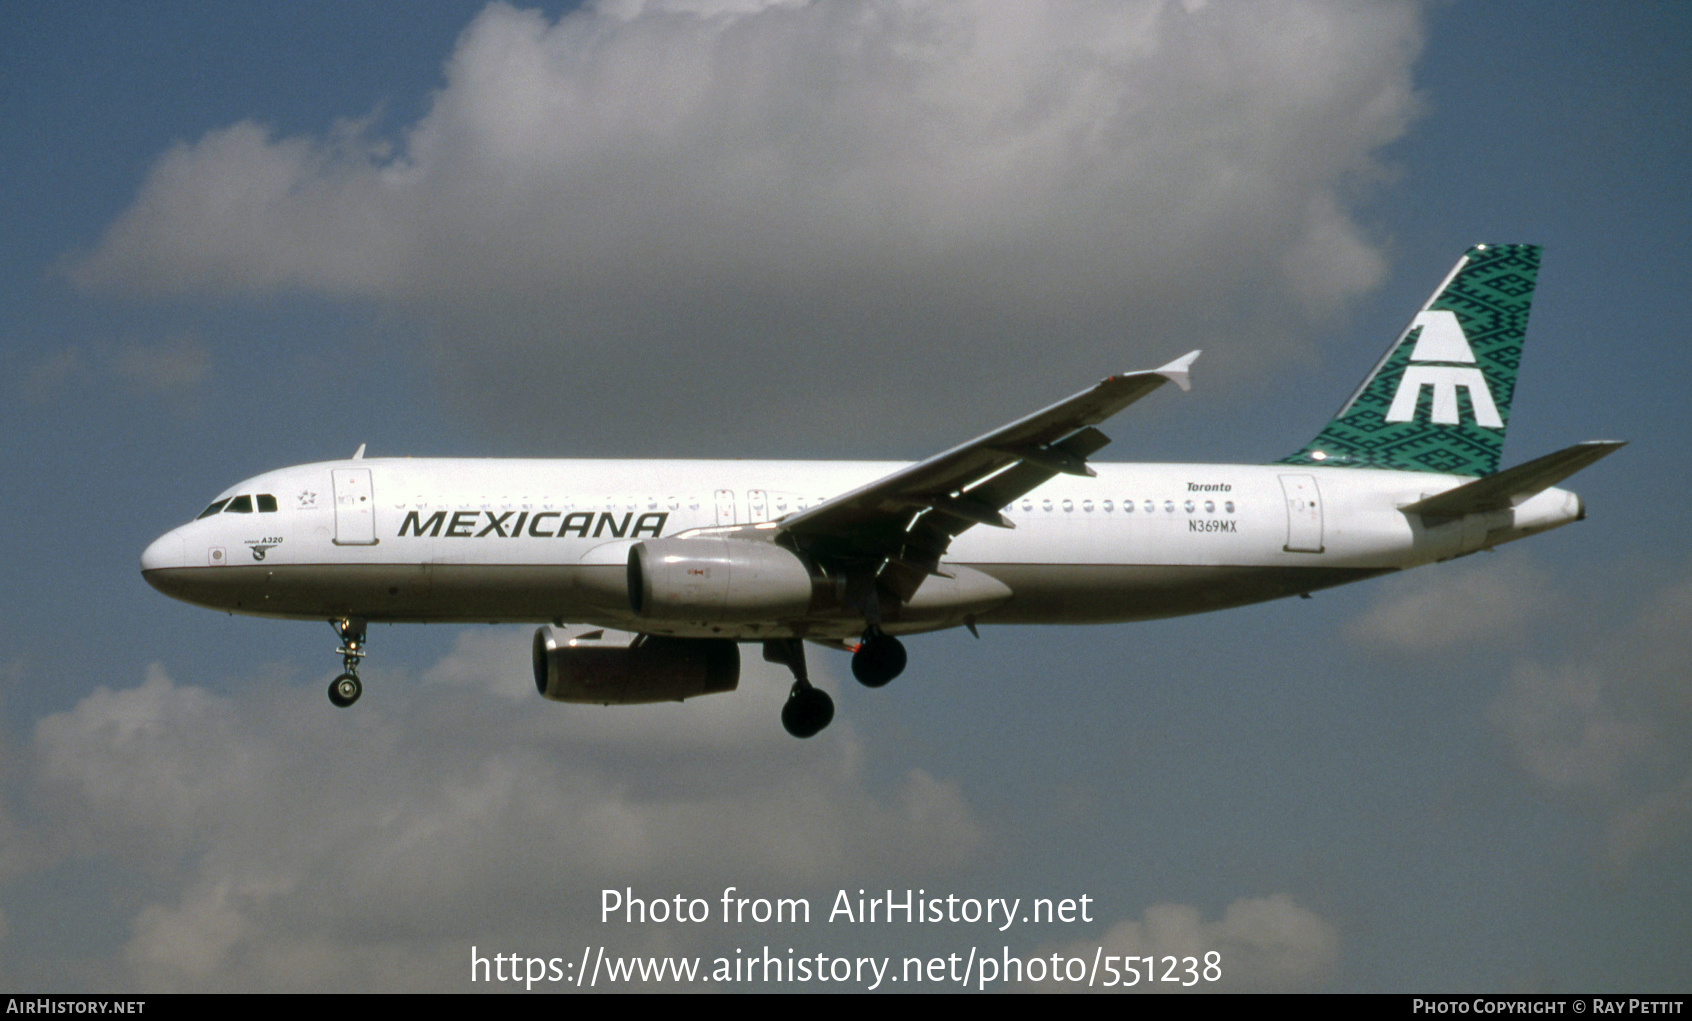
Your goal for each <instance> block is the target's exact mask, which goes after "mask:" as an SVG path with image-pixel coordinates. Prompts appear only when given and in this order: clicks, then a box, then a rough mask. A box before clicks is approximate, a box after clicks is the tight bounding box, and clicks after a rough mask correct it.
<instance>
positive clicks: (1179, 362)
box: [1152, 351, 1204, 390]
mask: <svg viewBox="0 0 1692 1021" xmlns="http://www.w3.org/2000/svg"><path fill="white" fill-rule="evenodd" d="M1203 353H1204V352H1203V351H1188V352H1187V353H1186V354H1184V355H1182V356H1181V357H1179V358H1177V359H1175V360H1174V361H1172V362H1170V363H1169V364H1168V365H1163V366H1159V367H1158V368H1155V369H1153V370H1152V371H1153V372H1155V373H1157V374H1158V375H1160V376H1162V377H1164V378H1165V379H1167V380H1169V381H1170V382H1171V383H1174V384H1175V385H1176V386H1178V387H1180V388H1181V389H1183V390H1191V389H1192V388H1193V381H1192V379H1191V378H1189V377H1188V375H1187V371H1188V370H1189V369H1191V368H1192V367H1193V363H1194V362H1196V361H1198V356H1199V355H1201V354H1203Z"/></svg>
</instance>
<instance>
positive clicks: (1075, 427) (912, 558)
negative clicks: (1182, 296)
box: [777, 351, 1199, 601]
mask: <svg viewBox="0 0 1692 1021" xmlns="http://www.w3.org/2000/svg"><path fill="white" fill-rule="evenodd" d="M1198 356H1199V352H1197V351H1193V352H1191V353H1189V354H1187V355H1185V356H1183V357H1181V358H1177V359H1176V360H1175V361H1172V362H1170V363H1169V364H1168V365H1165V366H1163V367H1161V368H1157V369H1150V370H1147V371H1144V372H1129V373H1124V374H1123V375H1120V376H1111V377H1109V378H1108V379H1104V380H1101V381H1100V382H1099V383H1098V384H1096V385H1094V386H1092V387H1089V388H1088V389H1086V390H1083V391H1081V392H1080V393H1078V394H1076V395H1074V396H1073V397H1070V398H1068V399H1066V400H1062V401H1059V402H1057V403H1056V404H1053V405H1052V406H1051V407H1049V408H1045V409H1044V410H1041V411H1036V412H1035V413H1034V414H1032V415H1029V416H1027V417H1026V418H1021V419H1018V420H1017V421H1015V422H1012V423H1010V424H1009V425H1006V426H1003V427H1001V428H998V429H995V430H993V431H992V432H990V433H987V434H986V435H984V436H978V437H976V438H975V439H973V440H970V441H969V442H968V443H964V444H962V445H960V446H956V447H953V448H952V449H950V450H947V451H943V452H941V453H939V454H935V455H934V456H933V457H930V458H928V459H927V460H926V461H920V462H918V463H916V464H913V465H911V466H910V467H908V468H903V469H901V470H899V471H896V472H894V473H893V474H891V475H888V476H886V477H884V478H881V479H877V480H876V481H874V482H871V483H870V484H869V485H867V486H861V487H859V488H857V489H854V490H852V491H851V492H848V493H843V494H841V495H840V496H837V497H834V498H833V499H831V500H827V501H824V502H823V503H820V504H818V505H817V506H815V507H812V508H810V509H809V510H804V511H800V512H798V513H796V514H790V515H788V516H787V517H784V518H782V519H781V521H780V522H779V523H778V526H777V527H778V528H779V529H780V530H781V532H782V533H784V535H786V536H787V537H789V538H791V540H792V541H793V542H794V543H795V545H797V546H798V547H799V548H800V549H803V550H804V551H805V552H807V553H809V554H811V555H812V556H814V557H817V558H818V559H821V560H825V561H829V562H832V563H835V564H838V565H841V566H842V567H844V568H845V569H846V570H847V571H848V573H850V574H858V575H860V576H861V575H862V574H864V573H869V574H872V575H873V576H874V577H875V578H876V579H877V580H878V581H879V582H880V584H881V586H882V587H885V588H886V589H888V590H889V591H890V592H891V593H892V594H893V595H896V596H897V597H898V598H899V599H900V600H901V601H904V600H908V599H910V597H911V596H912V595H913V594H915V592H916V590H917V587H918V586H919V585H921V584H922V582H923V579H925V578H927V577H928V576H929V575H931V574H941V573H942V572H941V571H940V566H939V565H940V558H941V557H942V556H944V555H945V553H946V549H947V548H948V547H949V546H950V545H951V542H952V539H954V538H955V537H957V536H958V535H960V534H962V533H963V532H964V531H966V530H967V529H969V528H972V527H974V526H976V525H991V526H995V527H999V528H1011V527H1014V526H1013V525H1012V524H1011V522H1010V520H1009V519H1008V518H1006V517H1005V516H1004V514H1002V513H1001V509H1002V508H1003V507H1004V506H1005V505H1006V504H1009V503H1010V502H1011V501H1013V500H1015V499H1016V498H1018V497H1020V496H1022V495H1023V494H1024V493H1027V492H1029V491H1030V490H1032V489H1034V488H1036V487H1038V486H1039V485H1041V484H1042V483H1044V482H1046V481H1047V480H1048V479H1051V478H1052V477H1054V476H1056V475H1058V474H1069V475H1093V474H1094V472H1093V470H1092V469H1091V468H1089V467H1087V458H1088V457H1089V456H1090V455H1092V454H1093V453H1094V452H1095V451H1097V450H1099V449H1100V448H1101V447H1103V446H1104V445H1105V444H1107V443H1109V442H1110V438H1109V437H1107V436H1106V435H1105V434H1104V433H1102V432H1100V431H1099V430H1098V429H1096V428H1094V426H1095V425H1097V424H1098V423H1100V422H1103V421H1104V420H1105V419H1107V418H1109V417H1111V416H1112V415H1114V414H1116V413H1117V412H1119V411H1121V410H1122V409H1123V408H1126V407H1127V406H1128V405H1130V404H1132V403H1134V402H1135V401H1137V400H1139V399H1140V398H1142V397H1144V396H1145V395H1147V394H1149V393H1151V392H1152V391H1153V390H1156V389H1157V388H1158V387H1160V386H1162V385H1163V384H1165V383H1169V382H1173V383H1174V384H1175V385H1177V386H1179V387H1180V388H1181V389H1183V390H1187V389H1190V387H1191V384H1190V382H1189V380H1188V375H1187V373H1188V369H1189V368H1190V367H1191V366H1192V364H1193V361H1194V360H1195V359H1197V358H1198Z"/></svg>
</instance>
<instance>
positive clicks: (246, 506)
mask: <svg viewBox="0 0 1692 1021" xmlns="http://www.w3.org/2000/svg"><path fill="white" fill-rule="evenodd" d="M252 512H253V498H252V497H250V496H237V497H236V498H235V499H233V500H231V501H229V506H227V507H225V508H223V513H225V514H251V513H252Z"/></svg>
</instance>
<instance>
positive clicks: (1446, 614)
mask: <svg viewBox="0 0 1692 1021" xmlns="http://www.w3.org/2000/svg"><path fill="white" fill-rule="evenodd" d="M1555 605H1556V600H1555V598H1554V596H1553V594H1552V592H1551V590H1550V579H1549V578H1548V577H1547V576H1546V574H1545V572H1543V571H1541V570H1540V569H1539V568H1537V567H1535V566H1534V564H1533V562H1532V561H1531V560H1529V559H1527V557H1526V556H1525V555H1523V554H1518V553H1515V552H1514V551H1512V552H1511V553H1510V554H1509V555H1507V556H1500V557H1494V556H1486V557H1480V558H1476V559H1473V560H1470V561H1468V562H1466V563H1462V564H1442V565H1436V566H1433V567H1429V568H1425V569H1423V570H1420V571H1415V572H1411V573H1407V574H1403V575H1400V576H1398V577H1396V578H1393V579H1391V580H1390V581H1389V582H1387V583H1386V584H1385V586H1384V588H1383V591H1382V593H1381V597H1380V598H1379V599H1378V600H1377V601H1376V603H1375V605H1374V606H1372V607H1370V609H1369V610H1368V611H1366V612H1365V613H1364V614H1363V615H1362V616H1360V617H1358V618H1357V619H1356V620H1354V621H1352V623H1351V624H1350V626H1349V627H1348V628H1347V633H1348V635H1349V636H1350V637H1351V638H1352V640H1353V641H1356V642H1359V643H1361V644H1363V645H1368V646H1373V647H1375V648H1381V649H1390V650H1392V651H1395V652H1403V653H1409V654H1412V655H1417V656H1424V655H1427V654H1428V653H1431V652H1442V651H1447V650H1451V649H1462V648H1464V647H1465V646H1469V645H1472V644H1474V643H1490V644H1494V645H1504V646H1510V647H1513V646H1515V645H1517V644H1519V643H1520V642H1521V641H1522V640H1523V638H1524V637H1525V629H1524V628H1523V626H1522V625H1524V624H1531V623H1533V622H1534V621H1537V620H1539V619H1541V618H1543V617H1544V616H1546V615H1547V614H1548V613H1550V612H1551V611H1552V610H1553V609H1554V608H1555Z"/></svg>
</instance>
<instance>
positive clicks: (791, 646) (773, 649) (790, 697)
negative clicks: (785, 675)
mask: <svg viewBox="0 0 1692 1021" xmlns="http://www.w3.org/2000/svg"><path fill="white" fill-rule="evenodd" d="M764 658H765V659H766V660H768V661H769V662H771V663H785V664H786V665H787V668H788V669H789V670H792V671H793V687H792V689H791V690H789V691H788V693H787V702H786V704H785V705H783V706H782V707H781V725H782V726H783V727H785V728H787V732H788V733H789V734H792V735H793V736H794V737H814V736H815V735H816V734H817V733H818V732H819V731H821V730H822V729H823V728H824V727H826V726H828V725H829V723H830V722H831V721H832V720H833V719H834V699H832V698H829V697H828V692H826V691H824V690H822V689H821V688H818V687H815V686H813V685H812V684H811V678H810V674H809V672H808V671H807V670H806V669H805V643H804V642H802V641H800V640H799V639H797V638H779V639H774V640H772V641H768V642H765V643H764Z"/></svg>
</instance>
